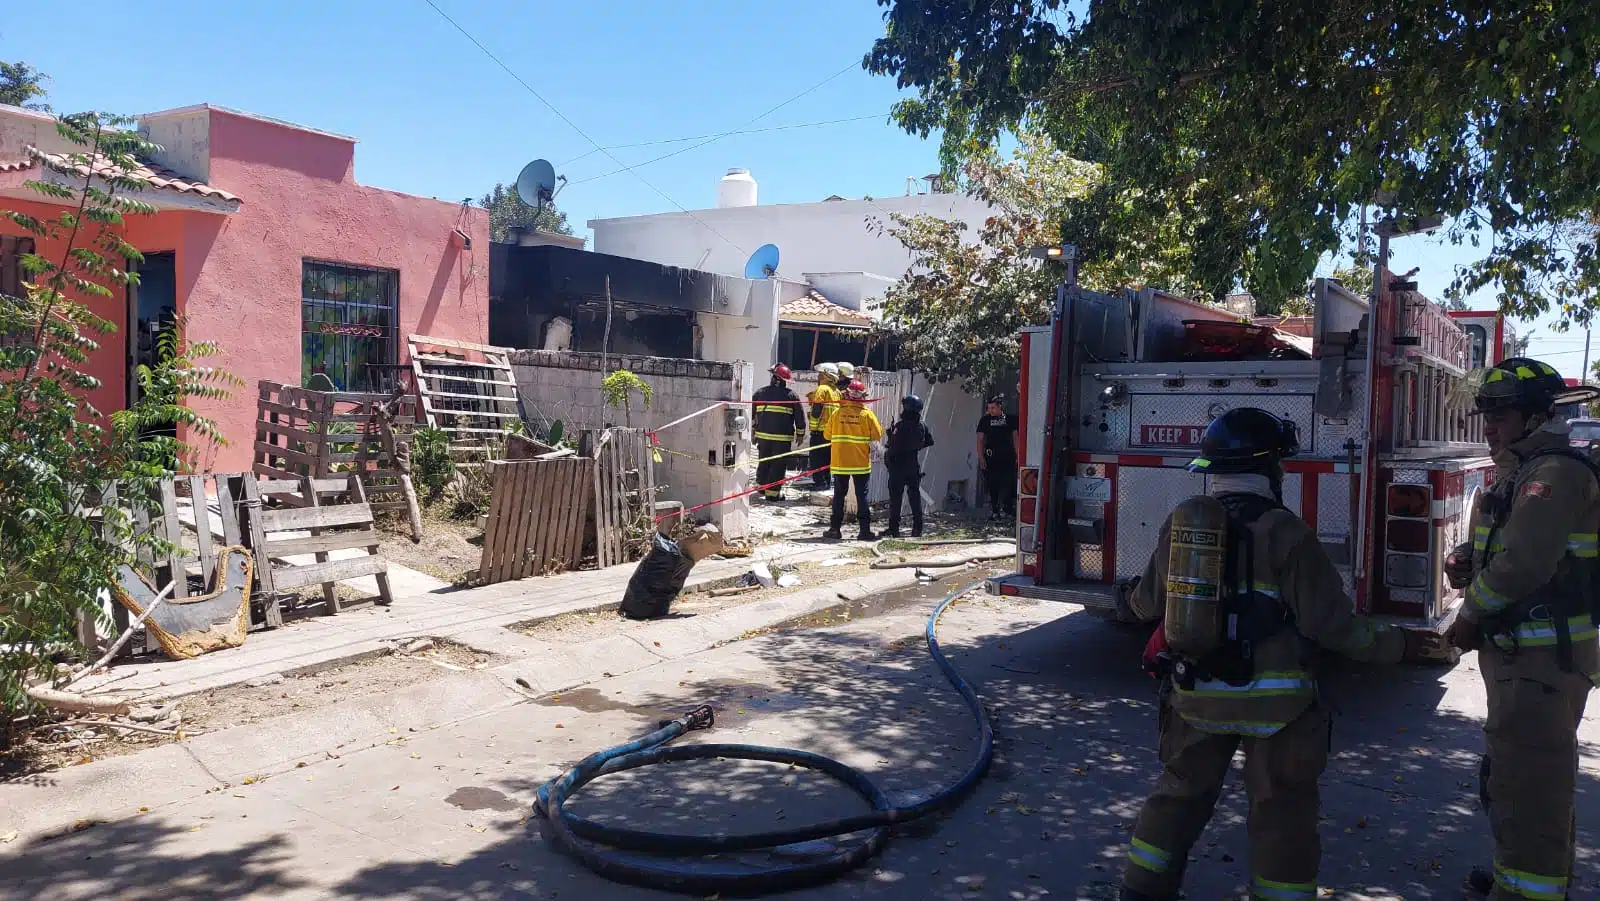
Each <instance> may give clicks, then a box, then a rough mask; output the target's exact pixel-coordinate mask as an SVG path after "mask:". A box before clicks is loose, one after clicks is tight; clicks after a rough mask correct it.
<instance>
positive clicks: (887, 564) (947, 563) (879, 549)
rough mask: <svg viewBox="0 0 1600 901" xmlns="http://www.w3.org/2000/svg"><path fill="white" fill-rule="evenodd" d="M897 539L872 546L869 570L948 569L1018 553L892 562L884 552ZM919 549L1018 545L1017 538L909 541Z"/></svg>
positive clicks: (999, 558)
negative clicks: (886, 544)
mask: <svg viewBox="0 0 1600 901" xmlns="http://www.w3.org/2000/svg"><path fill="white" fill-rule="evenodd" d="M898 540H900V539H897V538H882V539H879V540H878V541H877V542H875V543H874V544H873V545H872V556H873V558H874V559H873V561H872V562H871V563H870V564H868V565H867V568H868V569H948V568H950V567H954V566H966V565H967V564H969V563H987V562H989V561H990V560H1004V559H1006V558H1008V557H1012V556H1015V555H1016V553H1017V552H1016V551H1006V552H1005V553H1003V554H981V555H978V556H974V557H961V558H959V559H955V560H890V559H889V555H887V554H885V553H884V552H883V543H884V542H885V541H898ZM909 543H910V544H914V545H916V546H917V547H939V546H941V545H949V544H1016V543H1017V541H1016V539H1015V538H1000V537H996V538H935V539H932V540H929V541H924V540H922V539H920V538H912V539H910V541H909Z"/></svg>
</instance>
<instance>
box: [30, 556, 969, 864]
mask: <svg viewBox="0 0 1600 901" xmlns="http://www.w3.org/2000/svg"><path fill="white" fill-rule="evenodd" d="M974 569H975V567H972V566H970V565H968V566H958V567H951V568H950V569H948V570H943V571H938V572H936V573H934V574H933V578H932V579H931V580H930V581H931V582H939V581H943V580H945V579H949V578H953V577H955V576H957V575H961V574H969V573H971V572H972V571H973V570H974ZM918 572H919V570H915V569H894V570H881V571H877V572H873V573H870V574H868V575H866V576H863V577H861V578H859V579H852V580H849V581H845V582H835V583H830V584H827V585H821V586H817V587H815V588H810V589H804V590H801V591H797V592H794V593H791V594H786V595H779V596H776V597H772V598H768V599H765V600H761V601H754V602H751V603H749V604H746V605H743V606H740V607H732V608H729V609H726V610H720V611H717V612H716V613H711V614H706V615H704V616H699V617H695V618H693V619H692V620H674V621H657V622H656V624H655V626H654V627H653V628H652V630H651V631H650V632H648V633H643V634H629V635H611V636H607V637H604V638H598V639H594V640H592V641H587V642H582V643H579V644H575V645H566V646H558V645H554V644H550V643H548V642H539V644H540V645H542V647H537V648H535V649H534V652H533V653H532V654H530V655H528V656H526V657H524V658H522V659H519V660H513V661H510V662H508V663H503V664H500V665H499V666H496V667H492V668H490V669H487V670H481V671H477V672H471V673H462V674H451V675H447V676H445V677H443V678H440V679H434V680H431V681H428V682H422V683H419V684H416V685H412V686H408V687H406V688H404V689H401V690H399V691H397V692H394V693H393V694H389V695H375V696H368V697H365V698H361V699H359V700H356V701H352V702H349V703H345V704H336V705H330V706H328V707H325V708H320V709H318V710H312V711H306V712H304V713H299V714H290V715H288V716H283V717H277V718H274V719H272V720H268V721H265V722H261V723H253V724H249V725H243V726H235V727H232V728H229V729H223V730H220V731H217V732H210V733H206V734H204V735H198V736H195V737H193V738H190V739H187V740H186V741H184V742H176V743H169V744H166V745H159V746H157V747H154V748H151V749H150V750H148V751H142V752H139V753H136V754H129V755H125V756H122V757H113V758H109V759H107V760H104V761H99V762H96V763H91V764H86V765H84V766H81V767H68V768H65V769H61V770H56V771H54V772H52V773H49V774H43V775H42V776H40V777H39V778H36V779H29V780H24V781H21V782H13V783H0V834H6V833H9V832H11V831H17V832H19V833H21V836H20V837H21V838H23V839H24V840H23V841H18V842H16V843H15V844H13V845H10V846H5V845H0V860H4V859H5V858H6V857H7V856H9V854H11V853H22V852H25V851H26V850H27V848H28V847H29V846H31V844H32V843H33V842H36V841H44V840H49V839H51V838H54V837H58V836H60V835H63V834H66V833H69V832H72V831H74V829H75V827H76V826H77V824H83V823H104V822H114V821H117V820H122V819H127V818H130V817H133V816H138V815H141V814H142V813H144V812H147V811H155V810H159V809H162V808H167V807H172V806H176V805H180V804H183V803H184V802H185V801H186V800H188V799H189V798H190V797H193V796H196V795H200V794H204V793H206V792H209V791H215V790H218V789H220V788H221V787H223V786H224V785H226V784H230V783H234V782H238V781H241V780H243V779H245V778H251V779H252V780H253V781H265V780H267V779H270V778H272V777H274V776H278V775H282V774H283V773H285V772H289V771H292V770H295V769H300V768H304V767H310V766H315V765H317V764H320V763H322V762H324V761H326V760H328V759H330V758H334V757H344V756H348V755H350V754H355V753H359V752H361V751H365V750H369V749H371V748H374V747H378V746H381V745H383V744H385V743H387V742H388V741H391V740H393V739H394V736H395V735H396V734H406V733H408V732H425V731H433V730H436V729H440V728H445V727H448V726H451V725H453V724H456V723H460V722H464V721H466V720H470V719H474V718H477V717H481V716H486V715H489V714H492V713H495V712H497V711H499V710H503V709H505V708H507V707H511V706H515V705H520V704H528V703H532V702H533V701H535V700H537V699H539V698H542V697H545V696H547V695H550V694H555V693H557V692H561V691H569V690H571V689H573V688H576V687H578V686H582V685H587V684H590V683H593V682H597V681H600V680H603V679H605V678H607V677H611V676H622V675H628V674H632V673H637V672H639V671H641V670H644V669H648V668H650V667H652V666H655V665H656V664H659V663H663V662H667V661H671V660H676V659H679V658H682V657H687V656H691V655H693V654H698V653H701V652H703V651H707V650H710V649H712V648H715V647H718V646H721V645H725V644H729V643H731V642H734V641H738V640H739V639H740V638H742V637H743V636H745V635H747V634H748V633H750V632H753V631H757V630H760V629H766V628H771V627H773V626H778V625H782V624H784V623H787V622H790V621H792V620H795V619H800V618H803V617H807V616H811V615H814V614H816V613H820V612H822V611H824V610H827V609H830V608H833V607H838V606H842V605H845V604H848V603H851V602H855V601H859V600H861V599H862V598H864V597H868V596H871V595H877V594H883V593H887V592H890V591H894V590H897V589H900V588H907V587H911V586H914V585H916V584H918V582H919V579H918V578H917V573H918ZM441 637H447V636H441ZM641 638H643V639H644V640H643V641H641V640H640V639H641ZM524 641H530V642H531V641H535V640H533V639H525V640H524ZM646 641H648V642H649V645H646V643H645V642H646ZM319 665H322V664H319ZM325 665H332V662H330V663H329V664H325ZM446 711H448V714H447V715H445V716H440V715H439V714H440V713H443V712H446ZM395 730H399V732H398V733H397V732H396V731H395ZM335 752H337V754H336V753H335ZM152 772H156V773H158V774H159V775H160V776H161V778H160V779H159V780H157V782H159V783H160V784H161V786H162V788H163V790H162V792H161V795H162V797H160V799H159V800H157V799H151V800H147V801H146V802H145V803H144V804H141V803H140V802H139V801H138V800H136V799H137V798H138V797H139V795H140V793H141V792H142V791H144V790H149V789H151V788H152V786H153V785H155V784H157V783H156V782H153V781H152V780H151V778H150V777H151V774H152ZM172 789H178V790H179V791H181V792H184V793H183V794H182V795H181V796H179V797H174V796H173V792H172ZM52 794H54V795H56V797H55V798H52V797H51V796H52ZM62 794H65V795H66V796H67V801H66V802H65V803H61V801H60V800H59V796H60V795H62ZM113 798H114V799H115V800H109V799H113ZM47 806H53V807H56V808H57V809H56V810H54V811H52V812H51V813H49V814H47V815H46V816H47V819H46V818H41V819H40V820H39V821H38V822H29V816H28V813H29V812H30V811H38V810H41V809H43V808H45V807H47ZM62 808H65V809H62ZM8 849H10V850H8Z"/></svg>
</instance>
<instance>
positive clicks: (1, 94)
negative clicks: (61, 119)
mask: <svg viewBox="0 0 1600 901" xmlns="http://www.w3.org/2000/svg"><path fill="white" fill-rule="evenodd" d="M49 79H50V76H48V75H46V74H44V73H43V72H40V71H39V70H38V69H35V68H34V67H32V66H30V65H28V64H27V63H20V62H19V63H8V62H5V61H3V60H0V103H5V104H9V105H11V106H20V107H23V108H24V109H31V110H40V111H42V112H49V111H50V107H49V106H48V105H47V104H44V103H41V102H39V99H38V98H40V97H43V96H44V94H45V91H44V83H45V82H46V81H48V80H49Z"/></svg>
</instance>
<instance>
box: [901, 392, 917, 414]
mask: <svg viewBox="0 0 1600 901" xmlns="http://www.w3.org/2000/svg"><path fill="white" fill-rule="evenodd" d="M900 409H901V411H903V412H906V413H921V412H922V398H920V397H918V396H916V395H915V394H907V395H906V396H905V397H902V398H900Z"/></svg>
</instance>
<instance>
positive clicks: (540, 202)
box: [517, 160, 567, 210]
mask: <svg viewBox="0 0 1600 901" xmlns="http://www.w3.org/2000/svg"><path fill="white" fill-rule="evenodd" d="M558 181H559V182H560V183H561V187H557V186H556V182H558ZM566 185H567V177H566V176H565V175H560V176H558V175H556V167H554V166H552V165H550V161H549V160H534V161H533V162H531V163H529V164H528V165H526V166H523V167H522V172H521V173H519V174H518V175H517V197H518V198H519V199H520V200H521V201H522V202H523V203H524V204H526V205H528V206H531V207H533V208H534V209H536V210H543V209H544V205H545V204H547V203H549V202H550V201H552V200H554V199H555V198H556V195H557V194H559V193H560V192H561V188H564V187H566Z"/></svg>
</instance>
